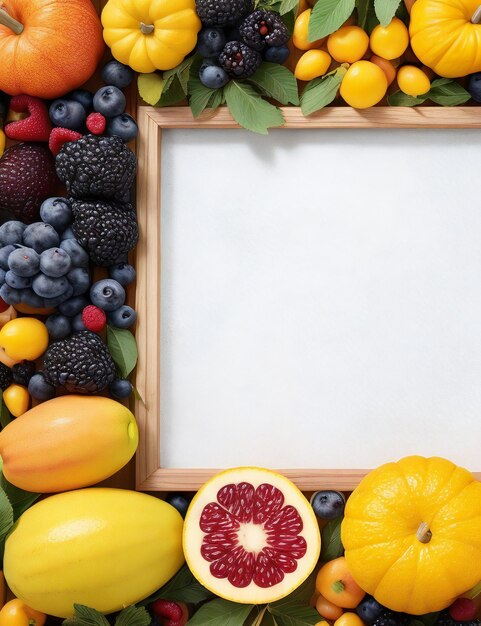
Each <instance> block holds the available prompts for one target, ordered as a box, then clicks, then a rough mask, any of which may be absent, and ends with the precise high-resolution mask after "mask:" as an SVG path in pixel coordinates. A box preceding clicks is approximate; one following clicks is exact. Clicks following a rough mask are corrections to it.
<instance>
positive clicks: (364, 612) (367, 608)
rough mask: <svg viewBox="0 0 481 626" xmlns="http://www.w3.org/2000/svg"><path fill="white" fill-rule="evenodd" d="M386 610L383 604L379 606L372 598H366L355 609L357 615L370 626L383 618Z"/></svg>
mask: <svg viewBox="0 0 481 626" xmlns="http://www.w3.org/2000/svg"><path fill="white" fill-rule="evenodd" d="M385 610H386V607H384V606H383V605H382V604H379V602H378V601H377V600H374V598H373V597H372V596H367V595H366V596H364V598H363V599H362V600H361V602H360V603H359V604H358V605H357V607H356V608H355V611H356V613H357V614H358V615H359V617H360V618H361V619H362V621H363V622H364V623H365V624H368V626H370V625H371V624H374V622H375V621H376V620H377V619H378V618H379V617H380V616H381V613H382V612H383V611H385Z"/></svg>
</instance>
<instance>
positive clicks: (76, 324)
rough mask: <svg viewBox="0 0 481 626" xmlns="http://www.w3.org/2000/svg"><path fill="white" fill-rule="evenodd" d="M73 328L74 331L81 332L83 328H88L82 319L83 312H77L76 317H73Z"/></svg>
mask: <svg viewBox="0 0 481 626" xmlns="http://www.w3.org/2000/svg"><path fill="white" fill-rule="evenodd" d="M72 330H73V332H74V333H79V332H80V331H81V330H87V329H86V328H85V324H84V323H83V321H82V313H77V315H75V317H72Z"/></svg>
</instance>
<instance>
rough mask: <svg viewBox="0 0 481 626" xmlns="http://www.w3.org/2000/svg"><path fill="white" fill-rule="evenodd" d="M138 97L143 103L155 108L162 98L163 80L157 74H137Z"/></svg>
mask: <svg viewBox="0 0 481 626" xmlns="http://www.w3.org/2000/svg"><path fill="white" fill-rule="evenodd" d="M137 85H138V88H139V96H140V97H141V98H142V100H143V101H144V102H146V103H147V104H150V105H151V106H155V105H156V104H157V102H158V101H159V100H160V98H161V96H162V91H163V90H164V79H163V78H162V76H161V75H160V74H157V72H153V73H152V74H139V77H138V79H137Z"/></svg>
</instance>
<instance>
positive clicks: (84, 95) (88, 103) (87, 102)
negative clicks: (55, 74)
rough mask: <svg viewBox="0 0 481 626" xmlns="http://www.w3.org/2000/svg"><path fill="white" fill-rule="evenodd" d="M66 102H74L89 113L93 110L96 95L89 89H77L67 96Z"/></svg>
mask: <svg viewBox="0 0 481 626" xmlns="http://www.w3.org/2000/svg"><path fill="white" fill-rule="evenodd" d="M65 99H66V100H74V101H75V102H78V103H79V104H81V105H82V106H83V108H84V109H85V112H86V113H88V112H89V111H90V110H91V109H92V104H93V101H94V94H93V93H92V92H91V91H88V90H87V89H75V90H74V91H71V92H70V93H68V94H67V95H66V96H65Z"/></svg>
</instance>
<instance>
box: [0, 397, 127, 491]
mask: <svg viewBox="0 0 481 626" xmlns="http://www.w3.org/2000/svg"><path fill="white" fill-rule="evenodd" d="M138 439H139V436H138V429H137V424H136V422H135V417H134V416H133V414H132V413H131V412H130V411H129V410H128V409H127V408H126V407H125V406H123V405H122V404H120V402H116V401H115V400H111V399H110V398H102V397H97V396H76V395H71V396H62V397H60V398H54V399H53V400H48V401H47V402H44V403H43V404H39V405H38V406H36V407H34V408H33V409H30V411H27V412H26V413H24V414H23V415H21V416H20V417H17V419H15V420H13V421H12V422H10V424H8V426H7V427H6V428H4V429H3V430H2V432H0V456H1V457H2V460H3V473H4V475H5V478H6V479H7V480H9V481H10V482H11V483H13V484H14V485H15V486H16V487H20V488H21V489H26V490H27V491H34V492H39V493H56V492H59V491H68V490H70V489H78V488H80V487H88V486H90V485H94V484H95V483H98V482H99V481H101V480H104V479H105V478H108V477H109V476H112V474H115V472H117V471H118V470H119V469H121V468H122V467H123V466H124V465H125V464H126V463H128V461H129V460H130V459H131V458H132V456H133V455H134V453H135V450H136V449H137V444H138Z"/></svg>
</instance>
